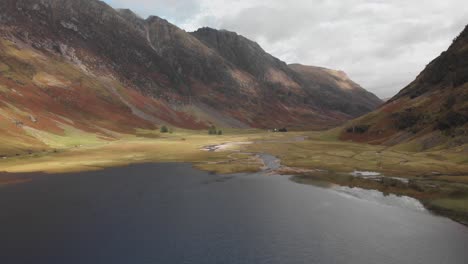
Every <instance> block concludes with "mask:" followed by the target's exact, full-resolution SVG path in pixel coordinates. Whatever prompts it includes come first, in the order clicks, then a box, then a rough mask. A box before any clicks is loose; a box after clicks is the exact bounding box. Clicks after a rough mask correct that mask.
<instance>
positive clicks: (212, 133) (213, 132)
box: [208, 126, 217, 135]
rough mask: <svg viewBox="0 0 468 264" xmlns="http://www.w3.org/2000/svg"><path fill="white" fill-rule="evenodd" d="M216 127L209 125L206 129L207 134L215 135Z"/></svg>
mask: <svg viewBox="0 0 468 264" xmlns="http://www.w3.org/2000/svg"><path fill="white" fill-rule="evenodd" d="M216 131H217V130H216V127H215V126H210V128H209V129H208V134H209V135H216Z"/></svg>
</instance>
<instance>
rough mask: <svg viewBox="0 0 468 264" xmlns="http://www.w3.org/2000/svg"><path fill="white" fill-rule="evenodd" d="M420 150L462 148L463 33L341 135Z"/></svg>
mask: <svg viewBox="0 0 468 264" xmlns="http://www.w3.org/2000/svg"><path fill="white" fill-rule="evenodd" d="M341 137H342V139H352V140H357V141H365V142H370V143H383V144H388V145H395V144H399V143H402V142H405V147H407V148H410V149H413V150H423V149H428V148H432V147H435V146H446V147H454V146H459V145H463V144H466V143H468V27H465V29H464V30H463V32H462V33H461V34H460V35H459V36H458V37H457V38H455V39H454V41H453V43H452V45H451V46H450V47H449V48H448V50H447V51H445V52H443V53H442V54H441V55H440V56H439V57H437V58H436V59H435V60H433V61H432V62H430V63H429V64H428V65H427V67H426V68H425V69H424V71H422V72H421V73H420V74H419V76H418V77H417V78H416V79H415V80H414V81H413V82H412V83H410V84H409V85H408V86H407V87H405V88H404V89H403V90H401V91H400V92H399V93H398V94H397V95H396V96H395V97H393V98H392V99H390V100H389V101H388V102H386V103H385V104H384V105H383V106H382V107H380V108H379V109H378V110H376V111H375V112H372V113H370V114H367V115H365V116H363V117H361V118H359V119H357V120H355V121H351V122H350V123H349V124H348V125H347V126H346V130H345V131H343V133H342V135H341Z"/></svg>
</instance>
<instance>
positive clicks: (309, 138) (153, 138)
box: [0, 129, 468, 224]
mask: <svg viewBox="0 0 468 264" xmlns="http://www.w3.org/2000/svg"><path fill="white" fill-rule="evenodd" d="M41 138H42V139H43V142H44V144H46V145H47V146H49V147H48V148H45V149H44V150H41V151H32V152H31V153H26V154H22V155H16V154H10V155H8V156H5V157H4V158H3V159H2V160H0V171H5V172H11V173H20V174H9V173H3V174H1V175H0V185H2V184H19V183H22V182H25V181H28V180H29V178H28V177H31V176H30V175H32V174H22V173H27V172H45V173H59V172H61V173H63V172H74V171H83V170H97V169H102V168H105V167H111V166H121V165H126V164H131V163H144V162H190V163H193V164H194V166H195V167H197V168H199V169H202V170H207V171H213V172H215V173H219V174H229V173H236V172H253V171H258V170H260V169H261V168H262V167H263V166H264V164H263V163H262V160H261V159H259V158H258V156H257V155H256V154H257V153H268V154H271V155H274V156H276V157H278V158H279V159H280V160H281V164H282V167H281V168H280V169H279V170H278V171H277V172H278V173H281V174H285V175H293V176H294V177H293V180H295V181H298V182H301V183H309V184H317V185H323V183H324V182H326V183H334V184H339V185H344V186H350V187H360V188H366V189H377V190H380V191H382V192H384V193H394V194H399V195H408V196H411V197H415V198H417V199H419V200H420V201H422V202H423V203H424V204H425V206H426V207H427V208H428V209H430V210H432V211H434V212H437V213H439V214H442V215H445V216H448V217H451V218H452V219H454V220H457V221H460V222H462V223H465V224H466V223H468V155H467V152H466V151H467V150H466V147H463V146H462V147H459V148H453V149H441V150H433V151H426V152H410V151H405V150H403V149H401V148H399V147H385V146H375V145H366V144H357V143H353V142H343V141H338V140H337V137H336V135H335V133H334V131H328V132H290V133H271V132H264V131H260V130H229V129H228V130H224V135H207V133H206V132H205V131H191V130H176V131H174V133H172V134H170V133H160V132H159V131H150V130H140V131H138V132H137V133H136V135H127V134H119V135H115V138H114V139H109V138H100V137H92V136H91V135H81V134H80V135H78V136H76V135H68V136H64V137H60V138H57V137H50V136H44V135H42V137H41ZM90 138H91V139H92V140H90ZM223 144H224V145H223ZM215 145H216V146H217V147H212V148H210V149H211V150H215V149H217V148H218V149H217V150H216V151H207V149H205V150H204V148H206V147H207V146H215ZM219 145H221V147H219ZM353 172H354V173H353ZM353 174H354V175H353ZM17 175H19V176H17ZM25 175H26V176H25ZM27 175H29V176H27ZM367 175H371V176H372V177H367Z"/></svg>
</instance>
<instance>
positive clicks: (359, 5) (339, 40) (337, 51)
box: [108, 0, 468, 97]
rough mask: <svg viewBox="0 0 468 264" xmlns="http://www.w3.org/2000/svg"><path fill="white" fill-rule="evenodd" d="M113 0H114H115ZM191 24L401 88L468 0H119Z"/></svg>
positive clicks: (467, 14)
mask: <svg viewBox="0 0 468 264" xmlns="http://www.w3.org/2000/svg"><path fill="white" fill-rule="evenodd" d="M108 1H111V0H108ZM111 4H112V5H114V6H119V7H122V6H124V7H128V8H131V9H134V10H135V11H136V12H138V13H140V14H142V15H144V16H146V15H149V14H154V15H159V16H163V17H165V18H167V19H169V20H170V21H172V22H174V23H175V24H177V25H178V26H180V27H182V28H184V29H186V30H188V31H192V30H196V29H197V28H199V27H203V26H210V27H214V28H220V29H221V28H222V29H227V30H231V31H236V32H238V33H239V34H242V35H244V36H246V37H248V38H250V39H252V40H255V41H257V42H258V43H259V44H260V45H261V46H262V47H263V48H264V49H265V50H266V51H268V52H270V53H271V54H273V55H275V56H276V57H278V58H280V59H282V60H284V61H286V62H290V63H292V62H299V63H302V64H309V65H317V66H325V67H330V68H333V69H341V70H344V71H345V72H347V73H348V75H350V77H351V78H352V79H354V80H355V81H356V82H358V83H360V84H361V85H362V86H363V87H364V88H366V89H368V90H370V91H372V92H374V93H376V94H377V95H378V96H381V97H388V96H391V95H394V94H395V93H396V92H398V91H399V90H400V89H402V88H403V87H404V86H405V85H406V84H408V83H409V82H411V81H412V80H413V79H414V78H415V77H416V75H417V74H418V73H419V72H420V71H421V70H422V69H423V68H424V66H425V65H426V64H427V63H429V62H430V61H431V60H432V59H434V58H435V57H436V56H438V55H439V54H440V53H441V52H442V51H444V50H445V49H446V48H447V47H448V46H449V44H450V43H451V41H452V39H453V38H455V37H456V36H457V35H458V34H459V33H460V31H461V30H462V29H463V27H464V26H465V25H466V24H467V23H468V19H467V18H468V4H466V1H465V0H445V1H440V0H427V1H422V0H421V1H405V0H392V1H390V0H388V1H383V0H341V1H338V0H334V1H332V0H314V1H312V0H289V1H284V0H269V1H266V0H258V1H252V0H229V1H228V0H156V1H154V0H153V1H152V0H131V1H129V0H112V3H111Z"/></svg>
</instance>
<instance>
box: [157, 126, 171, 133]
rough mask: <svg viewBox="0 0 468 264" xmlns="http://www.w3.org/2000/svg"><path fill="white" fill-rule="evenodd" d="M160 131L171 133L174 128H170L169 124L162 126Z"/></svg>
mask: <svg viewBox="0 0 468 264" xmlns="http://www.w3.org/2000/svg"><path fill="white" fill-rule="evenodd" d="M159 131H160V132H161V133H170V134H172V128H168V127H167V126H162V127H161V128H160V129H159Z"/></svg>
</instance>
